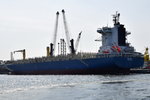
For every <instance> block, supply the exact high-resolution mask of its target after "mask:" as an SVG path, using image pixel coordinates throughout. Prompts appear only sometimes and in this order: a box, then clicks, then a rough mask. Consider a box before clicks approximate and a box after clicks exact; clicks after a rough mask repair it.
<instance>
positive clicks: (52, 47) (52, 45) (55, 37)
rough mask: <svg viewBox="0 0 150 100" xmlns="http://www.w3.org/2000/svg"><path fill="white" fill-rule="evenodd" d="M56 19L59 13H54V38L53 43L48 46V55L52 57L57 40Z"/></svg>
mask: <svg viewBox="0 0 150 100" xmlns="http://www.w3.org/2000/svg"><path fill="white" fill-rule="evenodd" d="M58 18H59V12H58V11H57V13H56V22H55V29H54V38H53V43H51V44H50V55H51V56H53V55H54V53H55V49H56V39H57V30H58Z"/></svg>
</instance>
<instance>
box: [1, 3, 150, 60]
mask: <svg viewBox="0 0 150 100" xmlns="http://www.w3.org/2000/svg"><path fill="white" fill-rule="evenodd" d="M149 4H150V0H0V60H9V59H10V52H13V51H15V50H21V49H26V57H27V58H33V57H41V56H46V47H47V46H49V44H50V43H51V42H52V41H53V37H54V35H53V34H54V28H55V20H56V12H57V11H59V12H60V15H59V26H58V38H57V43H58V42H59V41H60V40H59V39H60V38H66V37H65V30H64V25H63V19H62V13H61V10H62V9H65V12H66V13H65V14H66V19H67V23H68V28H69V33H70V37H71V38H74V39H75V41H76V39H77V37H78V33H79V32H80V31H82V36H81V39H80V42H79V47H78V51H81V52H97V51H98V49H99V47H100V46H101V42H96V41H94V40H95V39H98V38H100V36H101V35H100V34H98V33H97V32H96V31H97V28H101V27H104V26H110V27H112V26H113V22H112V15H113V14H115V12H116V11H118V12H119V13H120V15H121V16H120V23H121V24H124V25H125V27H126V29H127V31H129V32H131V35H130V36H128V37H127V38H128V42H130V43H131V45H132V46H134V47H135V49H136V51H138V52H141V53H144V50H145V48H146V47H150V30H149V28H150V6H149ZM57 52H58V51H56V53H57ZM14 58H15V59H21V58H22V54H21V53H15V55H14Z"/></svg>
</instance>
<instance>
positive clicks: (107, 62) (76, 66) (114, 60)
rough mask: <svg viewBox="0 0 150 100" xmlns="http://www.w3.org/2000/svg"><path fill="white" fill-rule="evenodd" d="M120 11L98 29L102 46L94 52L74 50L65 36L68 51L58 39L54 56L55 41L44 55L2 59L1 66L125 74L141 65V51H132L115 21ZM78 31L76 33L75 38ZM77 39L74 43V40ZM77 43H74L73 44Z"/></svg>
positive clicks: (30, 71) (14, 71) (26, 71)
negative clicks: (57, 48)
mask: <svg viewBox="0 0 150 100" xmlns="http://www.w3.org/2000/svg"><path fill="white" fill-rule="evenodd" d="M62 13H63V18H64V26H65V29H66V35H68V30H67V24H66V17H65V12H64V10H62ZM58 15H59V13H58V12H57V13H56V16H57V17H56V27H55V32H54V33H55V35H54V37H55V38H56V36H57V35H56V33H57V28H58ZM119 18H120V14H119V13H117V12H116V14H114V15H113V23H114V25H113V27H108V26H106V27H102V28H98V29H97V32H98V33H99V34H100V36H101V39H100V40H99V41H101V43H102V45H101V46H100V47H99V50H98V52H97V53H84V52H78V53H77V52H76V48H75V47H74V42H73V39H70V38H68V37H67V38H68V40H67V41H68V42H66V43H68V44H69V46H68V47H69V50H70V52H71V53H69V54H66V47H65V45H66V43H65V41H64V39H61V43H60V44H61V47H60V48H61V54H59V55H54V50H55V48H56V47H55V45H56V40H54V42H53V43H51V44H50V46H49V47H47V56H45V57H40V58H28V59H26V58H25V50H19V51H16V52H22V53H23V55H24V59H22V60H10V61H4V63H5V66H7V68H8V69H9V70H11V72H12V74H23V75H30V74H32V75H33V74H34V75H42V74H111V73H112V74H115V73H128V72H129V71H130V69H131V68H139V67H141V66H143V64H144V57H143V54H141V53H140V52H136V51H135V49H134V47H133V46H131V45H130V43H128V42H127V38H126V37H127V35H129V34H131V33H130V32H128V31H126V28H125V27H124V25H123V24H120V22H119ZM80 36H81V33H79V38H78V39H77V40H78V41H79V39H80ZM78 41H77V42H78ZM77 44H78V43H77Z"/></svg>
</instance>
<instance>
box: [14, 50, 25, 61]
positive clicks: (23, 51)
mask: <svg viewBox="0 0 150 100" xmlns="http://www.w3.org/2000/svg"><path fill="white" fill-rule="evenodd" d="M16 52H21V53H22V55H23V60H25V58H26V51H25V49H23V50H17V51H14V53H16Z"/></svg>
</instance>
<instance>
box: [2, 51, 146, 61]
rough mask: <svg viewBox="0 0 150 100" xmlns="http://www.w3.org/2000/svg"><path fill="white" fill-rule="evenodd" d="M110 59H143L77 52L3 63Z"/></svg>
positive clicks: (122, 54)
mask: <svg viewBox="0 0 150 100" xmlns="http://www.w3.org/2000/svg"><path fill="white" fill-rule="evenodd" d="M106 57H107V58H110V57H143V55H142V54H141V53H116V54H99V53H87V52H79V53H77V54H75V55H71V54H68V55H58V56H49V57H36V58H29V59H25V60H16V61H5V62H4V63H5V64H24V63H40V62H52V61H64V60H75V59H89V58H106Z"/></svg>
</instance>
